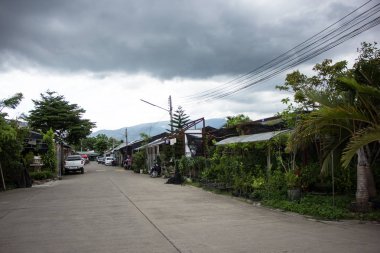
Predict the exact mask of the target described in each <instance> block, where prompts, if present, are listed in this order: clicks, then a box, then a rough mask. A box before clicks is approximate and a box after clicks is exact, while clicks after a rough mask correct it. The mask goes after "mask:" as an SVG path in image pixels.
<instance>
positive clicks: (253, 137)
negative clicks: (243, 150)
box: [215, 129, 290, 145]
mask: <svg viewBox="0 0 380 253" xmlns="http://www.w3.org/2000/svg"><path fill="white" fill-rule="evenodd" d="M289 131H290V130H289V129H286V130H281V131H273V132H266V133H260V134H250V135H240V136H234V137H230V138H227V139H224V140H221V141H219V142H217V143H216V144H215V145H226V144H233V143H244V142H257V141H268V140H270V139H272V138H273V137H275V136H277V135H279V134H282V133H285V132H289Z"/></svg>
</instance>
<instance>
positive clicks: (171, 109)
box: [140, 96, 173, 133]
mask: <svg viewBox="0 0 380 253" xmlns="http://www.w3.org/2000/svg"><path fill="white" fill-rule="evenodd" d="M140 100H141V101H142V102H144V103H147V104H150V105H151V106H155V107H158V108H160V109H162V110H164V111H167V112H168V113H169V116H170V126H171V127H170V132H171V133H173V125H172V120H173V105H172V96H169V98H168V104H169V109H165V108H163V107H161V106H158V105H155V104H152V103H151V102H148V101H146V100H144V99H140Z"/></svg>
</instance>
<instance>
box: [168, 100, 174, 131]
mask: <svg viewBox="0 0 380 253" xmlns="http://www.w3.org/2000/svg"><path fill="white" fill-rule="evenodd" d="M168 100H169V101H168V102H169V114H170V133H171V134H172V133H173V105H172V96H169V99H168Z"/></svg>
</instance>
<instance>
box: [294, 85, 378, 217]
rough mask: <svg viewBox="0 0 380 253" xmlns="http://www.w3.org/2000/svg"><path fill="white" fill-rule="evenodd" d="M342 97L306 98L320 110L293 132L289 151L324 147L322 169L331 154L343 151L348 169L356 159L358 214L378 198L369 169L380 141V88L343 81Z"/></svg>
mask: <svg viewBox="0 0 380 253" xmlns="http://www.w3.org/2000/svg"><path fill="white" fill-rule="evenodd" d="M340 81H341V89H342V91H341V92H340V93H339V96H336V97H334V98H333V99H332V98H331V97H329V98H326V96H324V94H323V93H321V92H317V91H313V92H310V93H308V94H307V96H308V97H309V98H310V99H311V100H313V101H315V102H317V103H318V104H319V109H318V110H316V111H313V112H311V113H310V115H309V116H307V117H306V118H304V119H303V120H302V121H300V122H299V123H298V124H297V126H296V128H295V131H294V132H293V134H292V136H291V138H290V142H289V147H290V148H291V149H296V148H297V147H298V146H299V145H302V144H306V143H309V142H311V141H314V140H315V139H316V138H317V139H318V140H319V141H320V142H321V143H323V146H324V151H325V152H324V159H323V160H324V162H323V167H324V168H326V165H327V164H328V163H329V159H330V157H331V156H330V154H331V153H333V152H336V151H337V150H338V151H339V150H341V151H342V152H341V155H342V156H341V162H342V165H343V166H345V167H347V166H348V165H349V164H350V162H351V161H352V159H353V157H354V156H355V154H356V155H357V190H356V204H357V207H358V210H365V209H366V208H367V207H368V200H369V198H370V197H374V196H375V195H376V187H375V183H374V179H373V173H372V171H371V168H370V164H371V160H373V159H374V158H375V157H374V156H373V155H372V153H373V151H374V150H376V149H374V148H373V146H374V145H377V144H378V143H379V141H380V86H379V85H378V84H376V85H375V84H374V83H373V82H371V84H372V85H371V86H370V85H367V84H359V83H358V82H356V80H355V79H353V78H341V79H340Z"/></svg>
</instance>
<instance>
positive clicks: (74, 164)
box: [64, 155, 85, 174]
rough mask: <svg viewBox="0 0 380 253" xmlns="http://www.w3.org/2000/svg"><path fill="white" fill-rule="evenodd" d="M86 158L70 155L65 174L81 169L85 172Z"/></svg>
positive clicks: (66, 162) (81, 171)
mask: <svg viewBox="0 0 380 253" xmlns="http://www.w3.org/2000/svg"><path fill="white" fill-rule="evenodd" d="M84 163H85V162H84V159H83V158H82V157H81V156H80V155H69V156H68V157H67V158H66V160H65V170H64V174H67V173H68V172H70V171H80V173H81V174H83V173H84Z"/></svg>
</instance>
